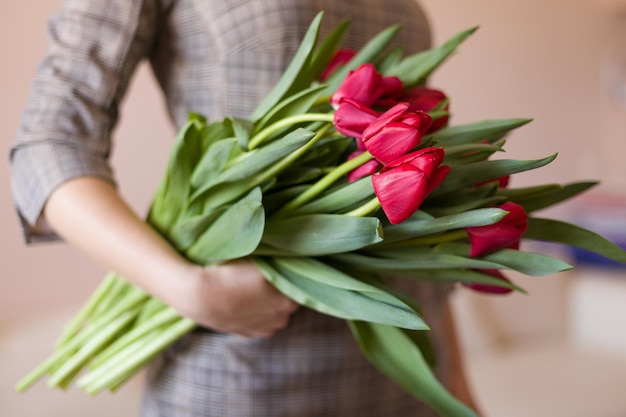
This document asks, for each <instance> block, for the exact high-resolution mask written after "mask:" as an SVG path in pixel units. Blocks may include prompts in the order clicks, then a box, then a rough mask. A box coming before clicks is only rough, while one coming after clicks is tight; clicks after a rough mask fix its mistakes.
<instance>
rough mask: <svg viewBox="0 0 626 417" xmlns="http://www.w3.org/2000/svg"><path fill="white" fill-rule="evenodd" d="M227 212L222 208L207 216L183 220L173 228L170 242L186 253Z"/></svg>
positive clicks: (201, 215) (169, 238)
mask: <svg viewBox="0 0 626 417" xmlns="http://www.w3.org/2000/svg"><path fill="white" fill-rule="evenodd" d="M225 210H226V208H221V209H218V210H214V211H211V212H208V213H205V214H200V215H197V216H192V217H187V218H185V219H181V220H180V221H178V222H176V224H174V226H173V227H172V229H171V232H170V234H169V236H168V240H169V241H170V242H171V243H172V244H173V245H174V246H175V247H176V249H178V250H179V251H181V252H184V251H186V250H187V249H189V247H190V246H192V245H193V244H194V243H195V242H196V241H197V240H198V238H199V237H200V235H202V233H204V231H205V230H206V229H207V227H209V226H210V225H211V224H212V223H213V222H214V221H215V219H217V218H218V217H219V216H221V215H222V214H223V213H224V211H225Z"/></svg>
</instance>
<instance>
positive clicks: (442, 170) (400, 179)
mask: <svg viewBox="0 0 626 417" xmlns="http://www.w3.org/2000/svg"><path fill="white" fill-rule="evenodd" d="M443 158H444V152H443V149H442V148H424V149H420V150H418V151H415V152H412V153H410V154H408V155H404V156H403V157H401V158H398V159H396V160H395V161H392V162H391V163H390V164H388V165H387V166H385V167H384V168H383V169H381V170H380V173H379V174H376V175H372V185H373V186H374V192H375V193H376V196H377V197H378V201H379V202H380V205H381V207H382V209H383V211H384V212H385V214H386V215H387V218H388V219H389V221H390V222H391V223H392V224H398V223H401V222H403V221H404V220H406V219H408V218H409V217H411V215H412V214H413V213H415V211H417V209H418V208H419V206H420V205H421V204H422V202H423V201H424V199H425V198H426V196H427V195H428V194H429V193H430V192H431V191H432V190H434V189H435V187H437V186H438V185H439V184H440V183H441V181H443V180H444V178H445V177H446V175H448V172H449V171H450V167H448V166H439V165H440V164H441V162H442V161H443Z"/></svg>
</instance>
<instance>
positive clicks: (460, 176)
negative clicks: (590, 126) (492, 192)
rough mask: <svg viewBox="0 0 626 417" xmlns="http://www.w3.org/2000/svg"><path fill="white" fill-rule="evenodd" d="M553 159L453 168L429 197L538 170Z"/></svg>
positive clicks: (473, 164)
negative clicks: (505, 176)
mask: <svg viewBox="0 0 626 417" xmlns="http://www.w3.org/2000/svg"><path fill="white" fill-rule="evenodd" d="M555 158H556V154H554V155H551V156H548V157H546V158H542V159H534V160H516V159H498V160H494V161H481V162H474V163H472V164H467V165H458V166H454V167H452V169H451V170H450V173H449V174H448V176H447V177H446V179H445V180H444V181H443V182H442V183H441V184H440V185H439V187H437V188H435V190H434V191H433V192H432V193H431V194H430V195H431V196H432V197H435V196H439V195H441V194H444V193H448V192H451V191H454V190H457V189H459V188H463V187H468V186H473V185H475V184H478V183H481V182H483V181H488V180H492V179H495V178H499V177H502V176H504V175H510V174H515V173H518V172H523V171H529V170H532V169H536V168H540V167H542V166H544V165H547V164H549V163H550V162H552V161H554V159H555Z"/></svg>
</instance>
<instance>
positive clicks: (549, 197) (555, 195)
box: [498, 181, 598, 213]
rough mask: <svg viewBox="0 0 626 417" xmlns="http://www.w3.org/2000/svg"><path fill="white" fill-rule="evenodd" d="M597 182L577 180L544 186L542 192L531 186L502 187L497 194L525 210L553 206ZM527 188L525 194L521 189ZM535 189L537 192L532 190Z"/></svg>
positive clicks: (531, 210)
mask: <svg viewBox="0 0 626 417" xmlns="http://www.w3.org/2000/svg"><path fill="white" fill-rule="evenodd" d="M597 184H598V183H597V182H594V181H589V182H577V183H572V184H567V185H564V186H561V185H556V186H545V188H544V190H543V192H538V190H537V187H531V188H526V189H521V190H520V189H517V190H510V189H507V188H503V189H500V190H498V195H505V196H507V197H508V199H509V200H511V201H514V202H515V203H518V204H520V205H522V206H523V207H524V210H526V212H528V213H530V212H533V211H537V210H541V209H543V208H546V207H550V206H553V205H555V204H558V203H560V202H562V201H565V200H569V199H570V198H572V197H574V196H576V195H578V194H580V193H582V192H584V191H587V190H588V189H590V188H591V187H594V186H595V185H597ZM524 190H527V193H526V194H525V193H524V192H523V191H524ZM535 190H537V192H533V191H535Z"/></svg>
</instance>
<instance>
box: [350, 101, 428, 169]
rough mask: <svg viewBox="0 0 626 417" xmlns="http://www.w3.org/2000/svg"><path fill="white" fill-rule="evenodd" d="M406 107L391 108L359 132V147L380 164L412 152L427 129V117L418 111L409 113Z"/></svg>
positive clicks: (396, 106)
mask: <svg viewBox="0 0 626 417" xmlns="http://www.w3.org/2000/svg"><path fill="white" fill-rule="evenodd" d="M408 107H409V105H408V104H407V103H399V104H397V105H395V106H393V107H392V108H391V109H389V110H387V111H386V112H385V113H383V114H382V115H380V116H379V117H378V118H377V119H376V120H374V121H373V122H371V123H370V125H369V126H368V127H367V128H366V129H365V130H364V131H363V135H362V137H361V141H362V142H363V145H364V146H365V148H366V149H367V150H368V151H369V152H370V153H371V154H372V156H374V158H376V159H377V160H378V161H380V162H381V163H382V164H385V165H387V164H389V163H390V162H391V161H393V160H395V159H398V158H400V157H401V156H402V155H405V154H406V153H407V152H410V151H411V150H413V149H414V148H415V147H416V146H417V145H419V143H420V142H421V140H422V135H423V134H424V132H426V131H427V130H428V127H429V126H430V122H431V118H430V116H428V115H427V114H426V113H424V112H422V111H418V112H409V111H407V110H408Z"/></svg>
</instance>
